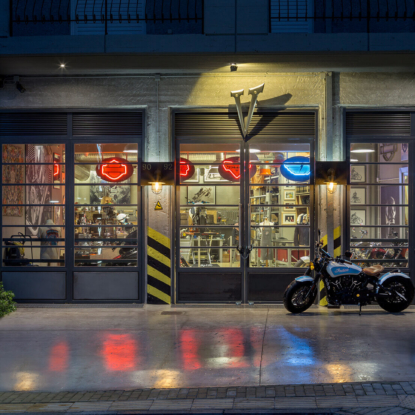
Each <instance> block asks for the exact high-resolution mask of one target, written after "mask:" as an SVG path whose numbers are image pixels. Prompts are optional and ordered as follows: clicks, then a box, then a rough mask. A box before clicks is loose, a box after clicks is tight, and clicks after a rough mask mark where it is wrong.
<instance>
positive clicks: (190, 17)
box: [11, 0, 204, 34]
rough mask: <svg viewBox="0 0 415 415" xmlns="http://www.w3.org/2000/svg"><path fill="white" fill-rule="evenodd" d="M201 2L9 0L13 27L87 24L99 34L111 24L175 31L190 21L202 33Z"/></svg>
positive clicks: (177, 0)
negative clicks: (146, 26) (147, 26)
mask: <svg viewBox="0 0 415 415" xmlns="http://www.w3.org/2000/svg"><path fill="white" fill-rule="evenodd" d="M203 3H204V0H11V6H12V7H11V21H12V24H13V27H16V25H22V24H23V25H30V26H33V25H42V24H43V25H47V26H49V27H50V25H51V24H62V23H67V24H71V23H72V24H75V25H84V26H85V25H88V26H89V27H90V28H94V31H95V32H97V31H101V32H102V34H108V33H110V34H111V30H112V29H114V28H115V27H118V33H120V32H122V31H123V29H120V28H121V27H122V28H125V27H127V25H135V26H136V27H138V26H137V25H140V24H143V25H144V24H145V25H147V24H150V25H152V26H153V27H154V26H160V27H159V29H160V30H161V27H162V25H163V24H164V25H168V24H170V25H171V24H173V25H174V26H169V27H173V28H174V29H170V30H171V31H172V32H174V33H177V28H178V27H180V26H183V25H186V24H187V25H189V24H190V25H193V27H194V25H197V27H198V30H197V31H199V32H201V33H203V9H204V7H203V6H204V5H203ZM117 24H118V26H117ZM111 25H113V26H111ZM166 30H167V29H166ZM52 32H53V30H52ZM179 32H180V30H179ZM72 33H73V30H72ZM155 33H157V29H156V31H155ZM182 33H187V32H186V31H185V32H183V31H182ZM190 33H195V32H194V31H190ZM68 34H69V33H68Z"/></svg>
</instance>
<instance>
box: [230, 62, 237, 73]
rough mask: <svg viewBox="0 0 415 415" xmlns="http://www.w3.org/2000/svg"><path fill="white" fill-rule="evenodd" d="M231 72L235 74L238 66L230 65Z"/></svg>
mask: <svg viewBox="0 0 415 415" xmlns="http://www.w3.org/2000/svg"><path fill="white" fill-rule="evenodd" d="M230 68H231V72H236V71H237V70H238V65H237V64H236V63H231V64H230Z"/></svg>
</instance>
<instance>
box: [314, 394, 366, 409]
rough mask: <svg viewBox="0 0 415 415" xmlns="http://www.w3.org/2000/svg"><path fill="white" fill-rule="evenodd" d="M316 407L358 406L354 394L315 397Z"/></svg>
mask: <svg viewBox="0 0 415 415" xmlns="http://www.w3.org/2000/svg"><path fill="white" fill-rule="evenodd" d="M316 402H317V407H318V408H343V407H350V406H355V407H356V406H358V402H357V399H356V397H355V396H334V397H331V396H330V397H316Z"/></svg>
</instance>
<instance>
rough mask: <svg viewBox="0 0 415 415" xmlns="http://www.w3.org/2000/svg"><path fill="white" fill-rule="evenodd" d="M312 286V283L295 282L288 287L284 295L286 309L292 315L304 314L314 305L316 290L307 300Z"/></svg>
mask: <svg viewBox="0 0 415 415" xmlns="http://www.w3.org/2000/svg"><path fill="white" fill-rule="evenodd" d="M311 284H312V283H311V281H307V282H301V281H293V282H292V283H291V284H290V285H289V286H288V287H287V289H286V290H285V293H284V307H285V308H286V309H287V310H288V311H289V312H290V313H294V314H297V313H302V312H303V311H306V310H307V309H308V308H310V307H311V305H312V304H313V303H314V300H315V298H316V293H317V290H314V293H310V294H309V296H308V297H307V298H305V297H306V295H307V293H308V292H309V291H310V288H311Z"/></svg>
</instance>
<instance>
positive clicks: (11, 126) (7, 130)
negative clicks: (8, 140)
mask: <svg viewBox="0 0 415 415" xmlns="http://www.w3.org/2000/svg"><path fill="white" fill-rule="evenodd" d="M67 124H68V117H67V115H66V114H64V113H53V112H49V113H42V112H36V113H30V112H4V113H0V135H1V136H32V137H33V136H53V135H66V134H67Z"/></svg>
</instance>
